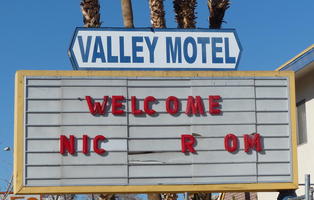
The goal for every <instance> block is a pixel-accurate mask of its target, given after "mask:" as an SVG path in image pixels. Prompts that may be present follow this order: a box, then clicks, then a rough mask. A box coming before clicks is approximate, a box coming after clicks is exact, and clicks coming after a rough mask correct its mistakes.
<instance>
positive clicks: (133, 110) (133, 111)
mask: <svg viewBox="0 0 314 200" xmlns="http://www.w3.org/2000/svg"><path fill="white" fill-rule="evenodd" d="M131 106H132V113H133V114H134V115H141V114H143V111H142V110H141V109H137V108H136V97H135V96H132V97H131Z"/></svg>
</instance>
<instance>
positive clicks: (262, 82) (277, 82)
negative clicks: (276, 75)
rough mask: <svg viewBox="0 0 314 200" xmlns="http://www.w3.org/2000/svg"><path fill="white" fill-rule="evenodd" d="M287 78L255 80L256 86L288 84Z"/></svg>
mask: <svg viewBox="0 0 314 200" xmlns="http://www.w3.org/2000/svg"><path fill="white" fill-rule="evenodd" d="M287 84H288V83H287V80H255V85H256V86H287Z"/></svg>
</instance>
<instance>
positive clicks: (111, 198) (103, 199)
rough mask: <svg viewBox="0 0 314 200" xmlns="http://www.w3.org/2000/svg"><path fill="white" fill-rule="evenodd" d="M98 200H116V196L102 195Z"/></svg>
mask: <svg viewBox="0 0 314 200" xmlns="http://www.w3.org/2000/svg"><path fill="white" fill-rule="evenodd" d="M98 200H115V195H114V194H101V195H99V197H98Z"/></svg>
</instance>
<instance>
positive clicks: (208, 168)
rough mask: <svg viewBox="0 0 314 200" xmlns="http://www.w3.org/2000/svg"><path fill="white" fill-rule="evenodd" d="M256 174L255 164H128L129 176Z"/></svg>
mask: <svg viewBox="0 0 314 200" xmlns="http://www.w3.org/2000/svg"><path fill="white" fill-rule="evenodd" d="M254 174H256V165H255V164H195V165H193V166H192V165H145V166H130V167H129V177H130V178H136V177H137V178H144V177H194V176H240V175H254Z"/></svg>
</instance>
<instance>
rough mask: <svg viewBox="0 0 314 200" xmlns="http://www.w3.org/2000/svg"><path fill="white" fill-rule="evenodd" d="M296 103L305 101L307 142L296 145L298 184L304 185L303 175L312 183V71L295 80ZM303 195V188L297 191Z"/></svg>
mask: <svg viewBox="0 0 314 200" xmlns="http://www.w3.org/2000/svg"><path fill="white" fill-rule="evenodd" d="M296 91H297V102H299V101H302V100H303V99H305V111H306V128H307V142H306V143H304V144H300V145H298V167H299V170H298V171H299V183H304V174H311V175H312V177H311V183H314V133H313V131H314V71H311V72H310V73H307V74H306V76H304V77H300V78H298V79H297V83H296ZM297 193H298V194H299V195H301V194H304V188H303V187H300V189H299V190H298V191H297Z"/></svg>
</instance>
